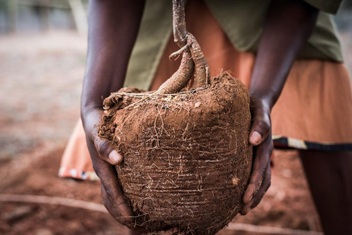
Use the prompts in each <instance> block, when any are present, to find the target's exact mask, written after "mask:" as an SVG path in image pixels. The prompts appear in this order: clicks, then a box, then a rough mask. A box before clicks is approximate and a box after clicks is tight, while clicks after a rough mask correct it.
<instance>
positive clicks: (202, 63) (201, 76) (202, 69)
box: [187, 33, 210, 88]
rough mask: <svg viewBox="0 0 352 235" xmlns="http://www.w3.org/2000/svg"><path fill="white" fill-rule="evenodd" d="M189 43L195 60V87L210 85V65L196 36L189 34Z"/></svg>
mask: <svg viewBox="0 0 352 235" xmlns="http://www.w3.org/2000/svg"><path fill="white" fill-rule="evenodd" d="M187 45H191V46H190V51H191V55H192V60H193V62H194V66H195V70H194V78H193V79H194V84H193V85H192V87H193V88H197V87H204V86H208V85H209V80H210V72H209V66H208V63H207V61H206V59H205V56H204V53H203V52H202V50H201V48H200V46H199V44H198V42H197V40H196V38H195V37H194V36H193V35H192V34H190V33H189V34H188V37H187Z"/></svg>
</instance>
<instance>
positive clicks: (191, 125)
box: [99, 73, 252, 234]
mask: <svg viewBox="0 0 352 235" xmlns="http://www.w3.org/2000/svg"><path fill="white" fill-rule="evenodd" d="M121 97H124V98H122V99H121ZM111 100H115V101H116V100H119V102H111ZM105 103H109V104H110V106H109V107H108V108H106V111H105V116H104V118H103V120H102V123H101V126H100V130H99V134H100V136H101V137H104V138H106V139H109V140H110V141H111V142H112V143H114V145H115V147H116V149H117V150H118V151H119V152H120V153H121V154H122V155H123V156H124V162H123V164H122V165H121V166H118V167H117V168H116V169H117V172H118V176H119V179H120V182H121V184H122V187H123V190H124V193H125V195H126V196H127V198H129V200H130V201H131V205H132V207H133V211H134V212H135V214H136V215H138V216H137V217H136V225H137V226H139V227H143V228H144V229H146V230H147V231H159V230H166V229H169V228H177V229H178V231H180V232H185V233H189V234H214V233H215V232H217V231H218V230H220V229H221V228H223V227H224V226H225V225H227V224H228V223H229V222H230V221H231V219H232V218H233V217H234V216H235V215H236V214H237V213H238V211H239V209H240V207H241V205H242V196H243V193H244V190H245V188H246V185H247V182H248V178H249V174H250V169H251V162H252V157H251V156H252V154H251V153H252V152H251V151H252V150H251V146H250V145H249V143H248V135H249V128H250V111H249V97H248V92H247V90H246V88H245V87H244V86H243V85H242V84H241V82H240V81H238V80H237V79H234V78H232V77H231V76H230V75H229V74H227V73H225V74H222V75H220V76H219V77H217V78H213V79H212V80H211V86H210V87H208V88H199V89H194V90H189V91H184V92H180V93H176V94H156V93H150V92H149V93H126V92H123V91H122V92H117V93H113V94H112V95H111V96H110V97H109V98H107V99H106V100H105ZM121 107H123V108H121Z"/></svg>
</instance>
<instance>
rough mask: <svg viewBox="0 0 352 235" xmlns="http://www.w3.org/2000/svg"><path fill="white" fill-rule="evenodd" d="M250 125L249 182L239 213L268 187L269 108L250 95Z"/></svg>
mask: <svg viewBox="0 0 352 235" xmlns="http://www.w3.org/2000/svg"><path fill="white" fill-rule="evenodd" d="M251 113H252V127H251V132H250V137H249V141H250V143H251V144H252V145H253V146H254V148H253V166H252V173H251V176H250V180H249V184H248V187H247V190H246V192H245V193H244V196H243V203H244V206H243V208H242V210H241V212H240V213H241V214H242V215H245V214H247V213H248V212H249V211H250V210H251V209H253V208H254V207H256V206H257V205H258V204H259V202H260V201H261V199H262V198H263V196H264V194H265V192H266V191H267V190H268V189H269V187H270V182H271V169H270V156H271V153H272V150H273V143H272V138H271V121H270V108H269V105H267V104H266V103H265V102H264V101H262V100H260V99H258V98H256V97H251Z"/></svg>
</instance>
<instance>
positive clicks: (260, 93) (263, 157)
mask: <svg viewBox="0 0 352 235" xmlns="http://www.w3.org/2000/svg"><path fill="white" fill-rule="evenodd" d="M317 15H318V10H317V9H316V8H314V7H312V6H311V5H309V4H307V3H305V2H303V1H302V0H273V1H272V3H271V5H270V7H269V10H268V13H267V19H266V22H265V25H264V31H263V34H262V37H261V39H260V43H259V49H258V53H257V57H256V61H255V64H254V68H253V73H252V77H251V85H250V95H251V109H252V116H253V120H252V128H251V134H250V142H251V144H253V145H254V162H253V168H252V174H251V178H250V182H249V185H248V188H247V191H246V192H245V195H244V197H243V202H244V204H245V206H244V207H243V209H242V214H246V213H247V212H248V211H249V210H250V209H252V208H254V207H256V206H257V205H258V203H259V202H260V200H261V199H262V197H263V196H264V194H265V192H266V191H267V189H268V188H269V186H270V178H271V170H270V155H271V152H272V149H273V145H272V138H271V122H270V111H271V109H272V107H273V106H274V104H275V103H276V101H277V99H278V98H279V96H280V93H281V91H282V88H283V86H284V84H285V82H286V78H287V75H288V73H289V71H290V69H291V66H292V64H293V62H294V60H295V58H296V55H297V54H298V52H299V51H300V49H301V48H302V47H303V46H304V45H305V43H306V42H307V40H308V38H309V36H310V34H311V32H312V31H313V28H314V25H315V22H316V19H317Z"/></svg>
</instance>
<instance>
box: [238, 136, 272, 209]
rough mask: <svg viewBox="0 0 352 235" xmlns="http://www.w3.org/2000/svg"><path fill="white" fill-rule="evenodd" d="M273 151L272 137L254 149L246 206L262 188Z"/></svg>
mask: <svg viewBox="0 0 352 235" xmlns="http://www.w3.org/2000/svg"><path fill="white" fill-rule="evenodd" d="M272 149H273V144H272V141H271V136H268V138H267V139H266V140H265V141H264V142H263V143H262V144H261V145H260V146H258V147H256V148H255V149H254V155H253V159H254V160H253V167H252V173H251V176H250V180H249V184H248V187H247V190H246V192H245V193H244V196H243V203H244V204H248V203H249V202H250V201H251V200H252V198H253V196H254V195H255V194H256V193H257V192H258V190H259V189H260V187H261V186H262V183H263V179H264V176H265V173H266V172H265V171H266V168H267V167H268V165H269V164H270V156H271V153H272Z"/></svg>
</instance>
